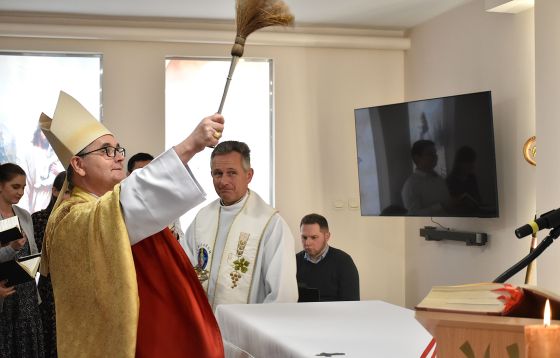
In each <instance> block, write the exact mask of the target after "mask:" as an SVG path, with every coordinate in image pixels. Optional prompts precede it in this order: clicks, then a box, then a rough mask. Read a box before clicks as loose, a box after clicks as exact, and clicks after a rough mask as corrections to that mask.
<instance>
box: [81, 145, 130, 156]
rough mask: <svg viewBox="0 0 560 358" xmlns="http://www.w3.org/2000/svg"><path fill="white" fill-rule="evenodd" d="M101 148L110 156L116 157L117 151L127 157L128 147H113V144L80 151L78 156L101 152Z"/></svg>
mask: <svg viewBox="0 0 560 358" xmlns="http://www.w3.org/2000/svg"><path fill="white" fill-rule="evenodd" d="M100 150H104V151H105V154H106V155H107V156H108V157H109V158H114V157H116V156H117V153H119V154H121V155H122V156H123V157H126V149H124V148H123V147H116V148H115V147H111V146H106V147H101V148H98V149H94V150H91V151H89V152H86V153H78V154H76V155H77V156H78V157H83V156H86V155H88V154H91V153H94V152H99V151H100Z"/></svg>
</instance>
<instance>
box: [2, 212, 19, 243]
mask: <svg viewBox="0 0 560 358" xmlns="http://www.w3.org/2000/svg"><path fill="white" fill-rule="evenodd" d="M22 237H23V234H22V233H21V230H20V228H19V220H18V217H17V216H15V215H14V216H12V217H11V218H7V219H3V220H0V246H4V245H7V244H8V243H10V242H11V241H14V240H18V239H21V238H22Z"/></svg>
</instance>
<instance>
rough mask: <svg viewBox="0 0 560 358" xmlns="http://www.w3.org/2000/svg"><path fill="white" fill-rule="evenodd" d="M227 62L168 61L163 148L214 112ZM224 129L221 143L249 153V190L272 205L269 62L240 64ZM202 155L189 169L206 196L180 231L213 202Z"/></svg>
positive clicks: (207, 166) (186, 217)
mask: <svg viewBox="0 0 560 358" xmlns="http://www.w3.org/2000/svg"><path fill="white" fill-rule="evenodd" d="M229 66H230V59H229V58H228V59H207V58H169V59H168V60H167V61H166V83H165V146H166V148H170V147H171V146H173V145H175V144H177V143H179V142H180V141H181V140H183V139H184V138H185V136H186V135H187V134H188V133H190V132H191V131H192V130H193V129H194V127H195V126H196V125H197V124H198V123H199V122H200V120H201V119H202V118H204V117H205V116H208V115H210V114H212V113H215V112H217V111H218V107H219V105H220V100H221V98H222V93H223V89H224V85H225V81H226V78H227V74H228V71H229ZM222 114H223V115H224V117H225V119H226V128H225V131H224V135H223V137H222V139H221V140H222V141H224V140H237V141H241V142H245V143H247V145H249V148H251V166H252V167H253V169H255V175H254V177H253V180H252V181H251V184H249V187H250V189H252V190H254V191H255V192H257V193H258V194H259V195H260V196H261V197H262V198H263V199H264V200H265V201H266V202H268V203H269V204H271V205H273V189H272V188H273V186H272V178H273V175H272V174H273V160H272V158H273V153H272V145H273V134H272V128H273V127H272V116H273V96H272V61H271V60H256V59H240V61H239V63H238V64H237V67H236V69H235V72H234V74H233V78H232V81H231V83H230V87H229V91H228V95H227V98H226V101H225V104H224V108H223V111H222ZM211 153H212V149H210V148H208V149H205V150H204V151H203V152H202V153H200V154H198V155H196V156H195V157H194V158H193V159H192V160H191V161H190V162H189V167H190V168H191V170H192V172H193V173H194V175H195V177H196V178H197V180H198V181H199V183H200V184H201V186H202V187H203V188H204V190H205V191H206V194H207V201H206V202H205V203H203V204H201V205H199V206H198V207H197V208H195V209H193V210H191V211H189V212H188V213H187V214H185V215H184V216H183V217H182V218H181V224H182V228H183V230H186V229H187V227H188V225H190V223H191V221H192V219H193V218H194V216H195V215H196V213H197V212H198V210H199V209H200V208H201V207H202V206H204V205H206V204H208V203H209V202H210V201H212V200H215V199H216V198H217V197H218V196H217V194H216V192H215V191H214V186H213V184H212V178H211V176H210V154H211Z"/></svg>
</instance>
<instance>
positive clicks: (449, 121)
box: [354, 91, 499, 218]
mask: <svg viewBox="0 0 560 358" xmlns="http://www.w3.org/2000/svg"><path fill="white" fill-rule="evenodd" d="M354 115H355V122H356V146H357V154H358V176H359V181H360V207H361V212H362V215H363V216H428V217H484V218H495V217H498V216H499V210H498V190H497V180H496V155H495V150H494V128H493V121H492V96H491V92H490V91H486V92H477V93H468V94H460V95H455V96H447V97H441V98H432V99H426V100H419V101H411V102H405V103H396V104H389V105H383V106H376V107H368V108H360V109H356V110H354Z"/></svg>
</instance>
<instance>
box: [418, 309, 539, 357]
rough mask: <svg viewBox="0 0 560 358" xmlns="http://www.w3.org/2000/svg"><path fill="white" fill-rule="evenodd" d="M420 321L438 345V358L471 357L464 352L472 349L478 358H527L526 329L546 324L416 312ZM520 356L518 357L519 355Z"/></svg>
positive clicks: (480, 316)
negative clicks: (488, 357)
mask: <svg viewBox="0 0 560 358" xmlns="http://www.w3.org/2000/svg"><path fill="white" fill-rule="evenodd" d="M416 320H417V321H418V322H420V323H421V324H422V325H423V326H424V328H426V329H427V330H428V331H429V332H430V333H431V334H432V336H433V337H434V338H435V339H436V342H437V352H438V354H437V357H438V358H449V357H453V358H455V357H468V355H466V354H465V353H464V351H463V350H462V349H461V347H463V349H465V347H466V346H467V345H468V346H470V347H471V349H472V352H474V357H477V358H478V357H481V358H482V357H484V356H485V353H486V351H487V350H488V352H489V353H490V357H492V358H494V357H511V358H516V357H525V334H524V329H525V326H526V325H535V324H542V319H532V318H516V317H503V316H490V315H478V314H463V313H449V312H434V311H416ZM516 352H517V353H516Z"/></svg>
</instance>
